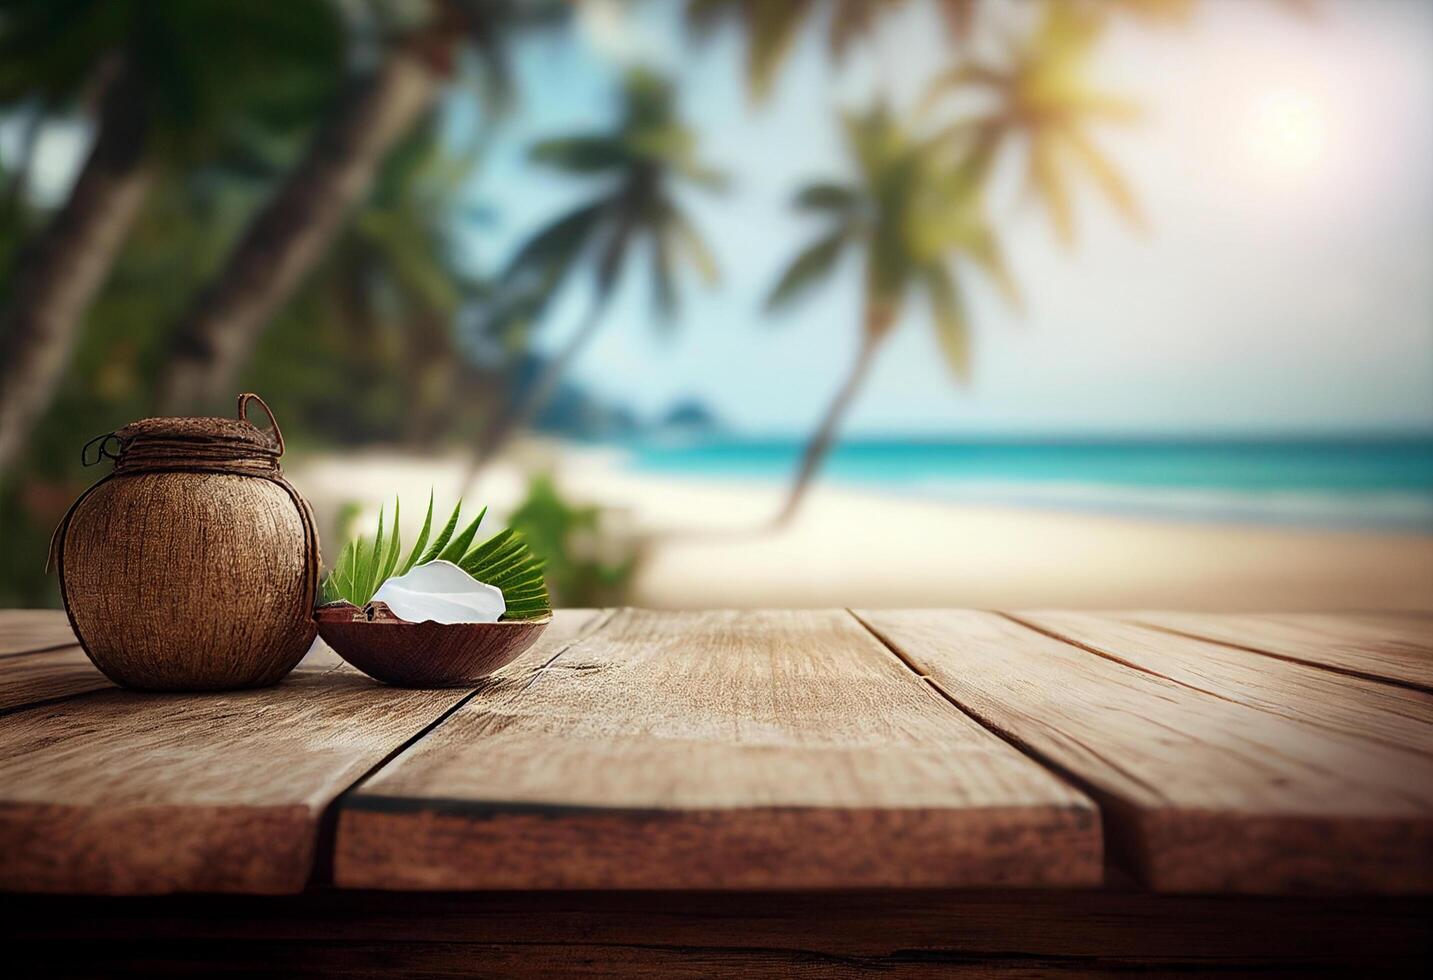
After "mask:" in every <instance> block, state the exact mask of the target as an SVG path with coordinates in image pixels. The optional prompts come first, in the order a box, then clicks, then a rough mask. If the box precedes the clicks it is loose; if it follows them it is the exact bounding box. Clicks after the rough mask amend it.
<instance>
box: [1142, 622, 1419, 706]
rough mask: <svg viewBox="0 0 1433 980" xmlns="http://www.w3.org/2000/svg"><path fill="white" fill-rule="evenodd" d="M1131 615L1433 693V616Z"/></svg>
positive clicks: (1175, 629)
mask: <svg viewBox="0 0 1433 980" xmlns="http://www.w3.org/2000/svg"><path fill="white" fill-rule="evenodd" d="M1126 618H1128V619H1130V620H1131V621H1133V622H1139V623H1144V624H1147V625H1150V626H1156V627H1158V628H1160V629H1165V630H1170V631H1173V632H1175V633H1182V634H1184V635H1186V636H1196V637H1200V638H1202V639H1207V640H1214V641H1216V642H1219V643H1227V644H1229V645H1231V646H1236V647H1239V648H1241V649H1244V650H1252V651H1254V652H1255V653H1262V654H1266V655H1268V656H1271V657H1279V658H1283V659H1287V660H1297V661H1299V662H1301V663H1306V664H1313V665H1315V666H1319V667H1324V668H1328V669H1331V670H1336V671H1340V672H1343V673H1347V674H1353V675H1355V676H1358V677H1368V678H1373V679H1376V680H1383V681H1388V682H1391V683H1395V684H1401V685H1404V686H1407V687H1415V688H1418V689H1420V690H1423V691H1433V618H1421V617H1417V616H1411V615H1410V616H1408V617H1404V618H1399V617H1394V616H1386V617H1373V616H1368V617H1363V616H1335V615H1328V614H1287V615H1232V616H1231V615H1218V616H1213V615H1209V614H1205V613H1179V612H1135V613H1129V614H1127V616H1126Z"/></svg>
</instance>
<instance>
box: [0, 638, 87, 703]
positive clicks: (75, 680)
mask: <svg viewBox="0 0 1433 980" xmlns="http://www.w3.org/2000/svg"><path fill="white" fill-rule="evenodd" d="M112 687H114V685H113V684H112V683H110V680H109V678H107V677H105V675H104V674H101V673H100V672H99V671H98V670H96V669H95V665H94V664H92V663H90V658H89V657H87V656H85V652H84V651H83V650H81V649H80V648H79V647H78V646H69V647H60V648H59V649H57V650H42V651H39V652H37V653H25V654H17V655H15V656H11V657H0V715H5V714H7V713H9V712H11V711H15V710H18V709H20V708H23V707H25V706H26V705H31V704H36V703H39V702H45V701H55V700H59V699H63V698H68V697H73V696H75V695H77V694H86V693H88V692H90V691H103V690H105V689H107V688H112Z"/></svg>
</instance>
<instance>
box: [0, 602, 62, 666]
mask: <svg viewBox="0 0 1433 980" xmlns="http://www.w3.org/2000/svg"><path fill="white" fill-rule="evenodd" d="M74 642H75V633H74V630H72V629H70V621H69V620H68V619H66V618H65V613H64V610H61V609H0V657H6V656H10V655H11V654H16V653H30V652H33V651H35V650H53V649H55V648H56V647H65V646H70V645H72V644H73V643H74Z"/></svg>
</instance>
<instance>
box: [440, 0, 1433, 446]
mask: <svg viewBox="0 0 1433 980" xmlns="http://www.w3.org/2000/svg"><path fill="white" fill-rule="evenodd" d="M678 7H679V5H678V4H675V3H664V2H647V3H639V4H637V5H635V6H631V7H624V6H622V5H620V4H607V3H603V2H601V0H597V2H588V3H586V4H584V11H585V12H584V14H583V15H582V17H581V20H580V23H579V30H578V31H577V32H576V34H577V37H576V39H571V38H567V39H563V38H543V39H535V40H532V41H528V42H525V43H524V44H523V45H522V47H521V49H520V50H519V52H518V59H517V64H518V75H519V80H520V91H521V92H522V93H523V95H522V101H521V103H520V106H519V109H518V111H517V112H515V113H514V114H513V116H512V117H511V118H510V119H509V120H508V121H507V122H506V123H504V124H503V125H502V126H501V127H500V128H499V129H498V130H497V131H496V132H495V133H494V134H492V136H491V139H492V143H491V150H490V153H489V156H488V159H487V163H486V164H485V166H484V168H483V170H482V172H481V174H479V175H477V176H476V177H475V178H474V183H473V187H472V190H471V193H472V194H473V195H474V198H475V199H476V200H481V201H483V202H484V203H486V204H487V205H489V206H491V207H492V208H494V209H495V210H496V212H497V214H498V220H497V223H496V226H495V227H494V226H484V227H482V228H474V229H469V230H466V231H465V232H464V241H465V244H466V245H467V246H468V248H469V251H470V253H471V255H472V256H473V257H474V260H475V261H477V262H479V263H480V264H484V265H488V266H491V265H492V264H493V263H496V262H500V261H501V260H502V259H503V257H505V256H506V255H507V254H509V253H510V251H511V250H512V249H513V248H514V247H515V246H516V244H517V243H518V242H520V241H521V240H522V239H523V238H524V237H525V236H526V235H528V234H530V233H531V232H532V231H533V230H534V229H536V228H539V227H541V226H542V225H543V224H544V223H546V222H547V221H549V220H551V218H552V217H554V216H555V215H557V214H559V213H560V212H561V211H562V210H563V209H564V208H566V207H569V206H571V205H572V204H574V203H576V202H577V201H579V200H581V199H582V197H583V196H584V194H585V193H588V192H589V191H590V188H588V187H583V186H580V185H575V184H573V183H572V182H571V181H569V180H567V179H565V178H562V177H559V176H553V175H548V174H544V173H542V172H539V171H537V170H535V169H534V168H533V167H531V166H530V165H528V164H527V163H526V160H525V151H526V147H527V146H529V145H530V144H531V142H532V141H533V140H535V139H538V138H542V137H545V136H552V135H559V134H568V133H573V132H580V131H586V130H592V129H600V128H602V127H603V126H604V125H605V124H607V123H608V122H609V121H610V120H611V119H612V118H613V115H614V111H615V98H614V97H615V86H616V80H617V78H618V77H619V76H620V72H621V71H622V68H623V66H624V65H630V64H635V63H642V64H654V65H656V66H658V67H660V68H663V69H665V70H667V71H668V72H670V73H671V74H673V76H674V77H675V78H676V79H677V81H678V83H679V86H680V100H681V105H682V109H683V112H684V114H685V116H686V118H687V119H688V120H690V121H691V122H692V123H693V124H694V125H695V126H696V128H697V130H698V133H699V135H700V138H701V140H702V145H703V155H704V157H705V158H706V159H707V160H708V161H710V162H711V163H713V164H715V165H717V166H718V167H720V168H722V169H724V170H726V171H727V172H728V173H729V174H730V175H731V177H732V179H733V186H732V188H731V190H730V191H729V192H728V193H726V194H724V195H721V196H707V195H703V194H700V193H696V194H685V195H683V201H684V202H685V204H686V205H687V206H688V208H689V209H690V213H691V214H692V215H693V217H694V219H695V221H696V223H697V225H698V226H699V228H700V229H701V230H702V232H703V233H704V235H705V236H706V238H707V240H708V241H709V242H710V244H711V245H712V247H713V250H714V251H715V253H716V255H717V258H718V261H719V263H720V265H721V267H722V281H721V284H720V285H719V286H718V287H717V288H715V289H708V288H706V287H704V286H703V285H702V284H701V283H700V282H699V281H698V280H697V278H696V277H695V276H688V277H687V278H686V279H685V280H684V282H683V286H684V287H685V288H684V291H683V292H684V300H685V302H684V307H683V315H682V318H681V320H680V322H679V324H678V329H677V330H676V331H675V332H674V333H673V334H672V335H671V336H661V335H660V334H659V332H658V331H656V330H655V329H654V328H653V316H652V313H651V305H650V302H649V299H650V287H649V284H648V282H647V280H646V277H645V275H644V274H643V272H642V269H641V263H637V264H635V265H634V268H635V269H636V271H634V272H632V273H630V274H628V275H627V276H626V277H625V278H624V280H623V282H622V284H621V286H620V287H619V290H618V295H617V297H616V299H615V301H614V303H613V305H612V307H611V309H610V312H609V313H608V314H607V319H606V322H605V324H604V326H603V328H602V330H603V332H602V334H601V335H600V337H599V338H598V339H597V340H596V342H595V343H594V344H593V345H592V346H591V347H590V348H589V349H588V350H587V351H586V352H585V353H584V355H583V357H582V359H581V361H580V362H579V364H578V365H577V367H576V369H575V377H576V379H577V380H578V381H580V382H581V383H583V384H585V385H586V386H588V387H589V388H591V389H593V390H594V391H596V392H598V393H600V394H602V395H603V396H605V397H607V398H610V399H611V400H613V401H616V402H620V403H623V404H627V405H629V406H631V407H632V408H634V409H636V410H637V411H638V412H640V413H642V414H644V415H647V416H654V415H658V414H660V413H661V412H662V411H664V410H665V409H666V408H668V407H670V406H671V405H672V404H674V403H675V402H677V401H679V400H682V399H684V398H688V397H696V398H699V399H700V400H702V401H704V402H706V403H707V404H708V405H709V406H710V407H711V408H712V409H713V410H714V411H715V412H716V413H717V414H718V415H719V416H720V417H721V418H722V419H723V420H724V421H725V422H726V423H727V424H729V425H730V426H732V427H733V428H735V429H737V430H740V431H743V432H749V433H752V434H762V435H785V434H798V433H802V432H805V431H808V430H809V429H810V428H811V426H812V425H814V423H815V421H816V420H817V418H818V417H819V416H820V413H821V412H822V410H823V408H824V407H825V405H826V403H827V401H828V400H829V398H830V397H831V395H832V393H833V392H834V390H835V388H836V386H837V385H838V384H839V383H840V380H841V378H842V377H843V375H844V372H845V371H846V370H847V369H848V368H849V365H850V363H851V360H852V358H853V356H854V352H855V349H856V343H857V340H858V326H859V310H860V276H859V273H858V270H857V268H856V266H855V265H854V263H853V264H852V265H850V266H848V267H846V268H845V269H843V274H842V275H841V276H839V277H838V279H837V280H836V281H835V282H833V284H832V285H831V286H830V287H829V288H827V289H825V290H823V291H821V292H820V293H818V294H816V295H813V296H812V297H811V298H810V300H809V301H807V302H806V303H804V304H803V305H801V306H800V307H799V308H797V309H794V310H792V311H791V312H790V313H788V314H785V315H783V316H781V317H779V318H775V319H773V318H769V317H766V316H765V315H763V314H762V312H761V306H762V301H763V298H764V296H765V295H766V293H767V292H768V291H769V290H770V288H771V285H772V284H773V282H774V281H775V279H776V277H777V276H778V275H779V273H780V271H781V269H782V268H783V267H784V264H785V263H786V262H787V261H789V260H790V258H791V256H793V255H794V254H795V252H796V250H797V249H798V248H799V247H800V246H801V244H802V243H803V242H804V241H806V240H807V239H808V238H809V237H810V235H811V234H812V233H813V231H814V229H813V228H812V227H811V226H809V225H806V224H804V223H803V220H802V219H801V218H800V217H798V216H796V215H795V214H794V213H793V212H792V211H791V210H790V208H789V202H790V199H791V197H792V195H793V194H794V192H795V191H796V189H797V188H799V187H800V186H801V185H802V184H803V183H805V182H808V181H810V180H813V179H818V178H822V177H837V178H839V177H841V176H842V175H844V174H845V173H846V170H845V166H846V164H845V160H844V157H843V151H842V144H841V140H840V135H839V131H838V123H837V119H838V112H839V110H840V109H841V108H843V107H844V108H858V107H860V106H862V105H865V104H866V103H868V102H869V101H870V100H871V99H872V98H873V97H874V95H875V94H876V93H877V92H884V93H887V94H888V95H889V96H890V98H891V99H892V100H893V102H894V103H895V104H896V105H898V106H910V105H911V104H913V102H914V101H915V100H916V99H917V98H918V97H919V95H920V93H921V92H922V91H923V87H924V84H925V80H926V79H928V78H929V77H930V76H931V75H932V74H933V73H934V72H935V71H936V70H938V69H939V68H940V67H941V66H942V65H944V64H946V63H948V58H949V51H948V50H947V49H946V48H945V44H946V42H945V36H944V35H943V34H942V32H941V29H940V27H939V25H938V23H937V21H936V20H935V17H934V14H933V13H932V11H930V9H929V8H928V7H927V5H924V4H915V5H912V6H911V7H910V8H909V9H908V10H906V11H905V12H903V13H901V14H899V15H898V16H896V17H893V18H890V19H888V20H887V21H886V22H885V23H884V24H883V26H882V28H881V31H880V33H879V34H878V36H877V37H876V38H875V39H874V41H873V43H871V44H870V45H869V47H868V48H866V49H864V50H862V51H860V52H858V53H857V55H856V56H855V57H852V58H850V59H849V60H848V62H847V63H846V64H845V65H844V66H843V67H842V68H841V69H840V70H837V69H834V68H832V67H831V66H830V65H829V64H828V62H827V59H826V57H825V54H824V50H823V48H822V45H821V43H820V42H821V39H820V38H819V37H817V36H815V35H814V34H813V35H812V36H808V37H806V38H804V39H803V41H802V43H801V44H800V46H799V48H798V49H797V50H796V51H795V52H794V53H793V57H792V58H791V60H790V61H789V62H788V64H787V66H786V68H785V69H784V71H783V73H782V74H781V76H780V78H779V80H778V83H777V86H776V89H775V91H774V93H773V97H772V98H771V99H770V100H769V101H768V102H766V103H763V104H760V105H755V104H753V103H752V102H751V101H750V100H749V99H748V98H747V94H746V91H745V88H744V85H743V80H742V48H741V44H740V39H739V38H738V37H737V35H736V34H735V32H732V31H727V32H724V33H722V34H719V35H717V36H716V37H714V38H712V39H711V40H710V41H709V42H708V43H706V44H704V45H701V46H696V47H694V46H693V45H692V44H691V43H689V42H688V41H687V40H686V39H685V38H684V35H683V32H682V31H681V29H680V24H679V22H678V17H677V16H676V15H677V13H678ZM1098 74H1099V78H1100V79H1101V80H1102V81H1103V82H1104V83H1105V84H1106V85H1107V86H1108V87H1110V88H1113V89H1115V90H1117V91H1121V92H1126V93H1131V94H1135V95H1137V96H1138V98H1139V99H1140V101H1141V102H1142V103H1143V104H1144V106H1145V108H1146V114H1145V117H1144V119H1143V120H1142V121H1141V122H1140V123H1139V124H1138V125H1137V126H1134V127H1126V128H1121V129H1111V130H1110V131H1108V132H1101V133H1100V134H1099V141H1100V144H1101V146H1102V147H1103V148H1105V149H1106V150H1107V151H1108V153H1109V155H1111V156H1112V157H1113V158H1114V159H1115V160H1116V161H1117V163H1118V164H1119V165H1120V167H1121V168H1122V169H1123V170H1124V172H1125V173H1126V175H1127V176H1128V177H1129V179H1130V180H1131V182H1132V184H1133V185H1134V187H1135V189H1136V191H1137V193H1138V197H1139V199H1140V203H1141V206H1142V208H1143V210H1144V212H1145V214H1146V215H1147V218H1148V222H1147V224H1148V227H1147V229H1146V230H1144V231H1139V230H1135V229H1131V228H1130V227H1129V226H1128V225H1126V224H1125V223H1123V222H1122V221H1121V220H1120V219H1119V218H1118V217H1117V216H1116V215H1115V213H1114V212H1113V211H1112V209H1110V208H1108V207H1107V206H1105V202H1103V201H1102V200H1100V199H1099V198H1098V196H1097V195H1096V194H1094V193H1093V192H1090V191H1089V190H1088V188H1086V189H1085V191H1084V192H1082V193H1080V194H1077V197H1076V212H1077V214H1076V217H1077V222H1078V234H1077V241H1076V244H1075V247H1074V248H1066V247H1063V246H1062V245H1061V244H1060V243H1058V241H1057V240H1056V238H1055V236H1054V234H1053V231H1052V230H1051V228H1050V226H1049V223H1048V222H1047V221H1046V220H1044V218H1043V215H1042V214H1041V213H1040V212H1039V210H1038V209H1037V208H1036V207H1034V206H1033V204H1032V202H1030V201H1029V200H1028V199H1027V198H1026V197H1025V195H1024V194H1023V193H1022V188H1021V187H1020V186H1019V180H1018V172H1017V170H1018V162H1017V161H1015V160H1013V159H1012V160H1008V161H1006V171H1005V172H1003V173H1002V179H1001V181H1000V182H999V183H998V185H997V188H996V192H995V195H994V199H993V212H994V213H995V214H996V215H997V217H998V222H999V223H998V229H999V231H1000V233H1001V235H1002V237H1003V239H1004V241H1005V247H1006V249H1007V252H1008V255H1009V258H1010V261H1011V263H1012V265H1013V266H1014V270H1015V273H1016V275H1017V277H1018V278H1019V280H1020V281H1021V283H1022V286H1023V288H1024V293H1025V296H1026V306H1025V310H1024V311H1023V313H1015V312H1012V311H1011V310H1009V309H1008V308H1007V307H1006V306H1005V305H1004V304H1003V303H1002V301H1001V299H1000V298H999V297H998V296H997V295H995V294H994V293H993V292H992V290H991V289H990V288H988V286H987V285H986V284H985V283H983V282H980V281H979V280H978V279H974V278H972V279H971V280H970V282H969V285H968V287H967V289H968V294H969V297H970V307H971V317H972V321H973V324H974V334H975V339H974V379H973V381H972V383H971V384H969V385H968V386H966V387H958V386H956V385H954V384H953V383H952V381H951V378H950V376H949V374H948V372H947V371H946V369H945V367H944V363H943V361H942V360H941V358H940V357H939V355H938V353H937V349H936V346H935V341H934V334H933V331H932V329H931V328H930V325H929V323H928V322H927V320H926V318H925V314H924V311H923V310H922V309H921V308H920V307H919V305H913V306H912V307H910V309H909V310H908V312H907V314H906V315H905V317H904V319H903V320H902V322H901V325H900V327H899V329H898V330H897V332H896V333H895V335H894V336H893V337H892V338H891V340H890V342H889V343H888V344H887V345H886V346H885V349H884V350H883V351H882V353H881V356H880V360H879V362H878V364H877V367H876V369H875V371H874V372H873V374H872V376H871V377H870V379H869V382H868V385H867V387H866V389H865V390H864V392H863V393H862V395H861V398H860V400H859V401H858V403H857V404H856V406H855V408H854V410H853V412H852V414H851V417H850V419H849V424H848V426H847V432H848V433H849V434H853V435H878V434H894V433H902V434H926V435H939V434H951V435H966V434H971V435H973V434H1020V435H1034V434H1071V435H1079V434H1096V433H1099V434H1150V435H1160V434H1175V433H1178V434H1188V433H1195V434H1266V433H1274V434H1287V433H1309V434H1320V433H1325V434H1326V433H1347V432H1397V431H1409V430H1416V431H1421V432H1428V431H1433V4H1426V3H1420V2H1417V0H1388V2H1376V0H1375V2H1366V0H1354V2H1329V0H1324V2H1323V3H1322V4H1321V5H1320V6H1319V9H1318V13H1317V16H1315V17H1313V18H1307V17H1302V16H1298V15H1295V14H1290V13H1289V12H1288V11H1287V10H1286V9H1284V8H1282V7H1280V6H1279V5H1275V4H1264V3H1251V2H1243V0H1237V2H1236V0H1223V2H1221V0H1206V2H1205V4H1204V5H1203V6H1202V7H1201V8H1200V11H1199V13H1198V15H1197V16H1196V18H1195V20H1194V21H1193V22H1192V23H1191V24H1189V25H1188V26H1185V27H1182V28H1175V29H1169V28H1149V27H1141V26H1132V25H1122V26H1120V27H1119V28H1117V29H1116V30H1115V31H1113V32H1112V33H1111V35H1110V36H1109V37H1108V38H1107V39H1106V41H1105V42H1104V46H1103V47H1102V48H1101V52H1100V57H1099V70H1098ZM476 119H477V117H476V115H475V112H474V110H473V106H472V103H471V100H468V99H465V98H454V99H453V100H452V101H451V103H450V105H449V120H448V121H449V131H450V132H451V133H452V134H454V135H455V137H457V138H464V137H465V136H471V133H472V131H473V130H474V129H475V126H476ZM587 300H588V295H587V291H586V288H585V286H584V285H582V284H579V285H577V286H574V287H573V288H571V289H569V290H567V291H566V292H565V293H564V294H563V296H562V297H561V299H560V301H559V302H558V303H556V304H555V306H554V308H553V309H552V312H551V316H550V318H549V319H548V320H547V321H545V322H544V323H543V325H542V328H541V331H540V339H539V343H540V345H541V346H544V347H547V348H549V349H550V348H552V347H554V346H556V345H557V344H559V343H560V342H561V341H562V339H563V338H564V336H565V335H566V334H567V333H569V332H570V331H571V330H572V329H575V327H576V325H577V324H578V322H579V321H580V320H581V318H582V315H583V312H584V309H585V306H586V303H587Z"/></svg>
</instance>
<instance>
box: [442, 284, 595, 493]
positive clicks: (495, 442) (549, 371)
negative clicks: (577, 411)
mask: <svg viewBox="0 0 1433 980" xmlns="http://www.w3.org/2000/svg"><path fill="white" fill-rule="evenodd" d="M606 305H607V304H606V302H605V301H604V300H603V299H602V298H599V299H597V300H595V301H594V302H593V304H592V308H591V309H590V310H588V311H587V317H586V319H584V320H583V321H582V325H581V326H579V327H578V328H577V332H576V333H574V334H573V335H572V336H571V337H570V338H569V339H568V341H567V343H566V344H565V345H563V348H562V350H560V351H558V353H557V356H555V357H553V358H552V359H551V360H550V361H548V362H547V363H546V364H545V365H543V368H542V372H541V373H540V374H539V375H538V376H537V378H536V380H534V381H533V383H532V385H531V386H530V387H529V388H528V389H527V391H526V392H524V393H523V395H522V397H520V398H518V399H516V400H515V401H514V402H513V403H512V405H510V406H509V407H508V409H507V410H506V411H504V412H503V413H502V414H501V415H499V416H498V417H497V420H496V421H495V422H494V423H493V424H492V425H491V426H490V427H489V428H488V430H487V432H485V433H484V434H483V436H482V438H480V439H479V440H478V447H477V450H476V451H475V452H474V453H473V458H472V460H471V461H470V462H469V463H468V469H467V472H466V473H465V474H464V475H463V483H462V486H463V489H464V490H466V489H467V488H468V487H469V486H471V485H472V482H473V479H474V478H475V477H476V476H477V475H478V473H479V472H480V471H481V470H482V468H483V467H484V466H486V465H487V464H488V463H489V462H491V461H492V459H493V457H494V456H496V455H497V454H498V453H499V452H501V451H502V450H503V448H504V447H506V446H507V444H508V443H509V442H511V441H512V437H513V436H514V435H516V434H517V432H518V431H519V430H521V429H525V428H527V427H528V426H530V425H531V424H532V423H533V421H534V420H535V419H536V418H537V416H538V413H539V412H541V411H542V410H543V408H545V407H546V406H547V403H548V402H549V401H551V400H552V396H553V395H554V394H556V392H557V386H558V385H559V384H560V383H561V382H562V379H563V378H564V377H566V376H567V372H568V371H569V370H570V369H571V368H572V362H573V361H575V360H577V357H578V355H579V354H581V353H582V350H583V348H585V347H586V346H587V344H588V343H589V342H590V341H591V340H592V338H593V337H594V336H596V335H597V328H598V326H599V325H600V324H601V323H602V311H603V309H604V308H605V307H606Z"/></svg>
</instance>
